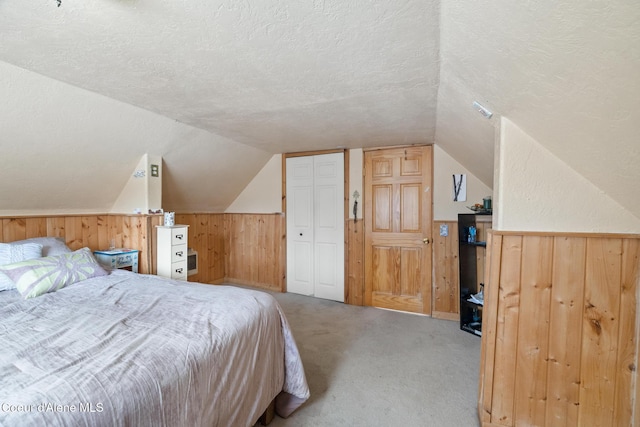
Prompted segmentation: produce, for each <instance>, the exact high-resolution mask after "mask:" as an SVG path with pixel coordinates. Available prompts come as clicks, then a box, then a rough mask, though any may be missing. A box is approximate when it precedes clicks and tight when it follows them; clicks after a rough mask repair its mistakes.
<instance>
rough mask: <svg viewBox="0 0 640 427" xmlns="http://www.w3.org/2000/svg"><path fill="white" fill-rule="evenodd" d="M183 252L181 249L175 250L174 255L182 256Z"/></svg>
mask: <svg viewBox="0 0 640 427" xmlns="http://www.w3.org/2000/svg"><path fill="white" fill-rule="evenodd" d="M183 254H184V252H182V251H178V252H176V256H182V255H183Z"/></svg>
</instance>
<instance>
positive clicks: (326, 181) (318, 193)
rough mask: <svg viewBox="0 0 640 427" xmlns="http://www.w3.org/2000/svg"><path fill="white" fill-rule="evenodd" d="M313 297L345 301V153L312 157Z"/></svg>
mask: <svg viewBox="0 0 640 427" xmlns="http://www.w3.org/2000/svg"><path fill="white" fill-rule="evenodd" d="M314 172H315V173H314V175H315V179H314V190H315V191H314V196H315V197H314V201H315V209H314V214H315V215H314V230H315V233H314V237H315V245H314V250H315V254H314V259H315V268H314V278H315V288H314V289H315V296H317V297H318V298H325V299H331V300H334V301H341V302H344V156H343V154H342V153H335V154H323V155H319V156H315V157H314Z"/></svg>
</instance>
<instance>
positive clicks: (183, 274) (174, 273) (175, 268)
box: [171, 261, 187, 280]
mask: <svg viewBox="0 0 640 427" xmlns="http://www.w3.org/2000/svg"><path fill="white" fill-rule="evenodd" d="M171 278H172V279H177V280H187V262H186V261H179V262H174V263H172V264H171Z"/></svg>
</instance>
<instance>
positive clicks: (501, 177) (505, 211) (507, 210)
mask: <svg viewBox="0 0 640 427" xmlns="http://www.w3.org/2000/svg"><path fill="white" fill-rule="evenodd" d="M497 157H498V158H497V161H498V168H497V171H496V178H494V180H495V182H496V183H497V185H496V195H497V197H496V198H495V200H494V203H497V205H496V206H495V209H494V212H495V213H496V215H494V228H495V229H498V230H514V231H558V232H595V233H640V218H638V217H636V216H634V215H632V214H631V213H630V212H629V211H628V210H626V209H625V208H623V207H622V206H621V205H620V204H619V203H617V202H616V201H615V200H613V199H612V198H611V197H609V196H608V195H607V194H606V193H605V192H604V191H602V190H600V189H599V188H597V187H596V186H594V185H593V184H592V183H591V182H590V181H588V180H587V179H586V178H585V177H584V176H582V175H580V174H579V173H578V172H576V171H575V170H573V169H572V168H570V167H569V166H568V165H567V164H566V163H564V162H563V161H562V160H560V159H559V158H557V157H556V156H554V155H553V154H552V153H551V152H550V151H549V150H547V149H546V148H545V147H543V146H542V145H540V144H539V143H538V142H537V141H536V140H534V139H533V138H532V137H531V136H529V135H528V134H526V133H525V132H524V131H523V130H522V129H520V128H519V127H518V126H516V125H515V124H514V123H513V122H512V121H510V120H509V119H507V118H505V117H502V122H501V127H500V139H499V147H498V150H497ZM637 196H638V193H637V192H636V193H630V194H628V197H637Z"/></svg>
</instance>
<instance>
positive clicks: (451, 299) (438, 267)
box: [431, 221, 460, 320]
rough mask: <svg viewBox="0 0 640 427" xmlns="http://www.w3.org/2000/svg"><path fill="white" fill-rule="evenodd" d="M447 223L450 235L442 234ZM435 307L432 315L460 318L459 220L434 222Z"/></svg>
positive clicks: (444, 317) (443, 317)
mask: <svg viewBox="0 0 640 427" xmlns="http://www.w3.org/2000/svg"><path fill="white" fill-rule="evenodd" d="M441 225H446V226H447V227H448V229H449V232H448V236H441V235H440V226H441ZM431 235H432V236H433V293H432V295H433V307H432V316H433V317H436V318H439V319H449V320H458V319H459V318H460V278H459V276H460V274H459V264H458V222H457V221H434V222H433V232H432V234H431Z"/></svg>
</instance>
